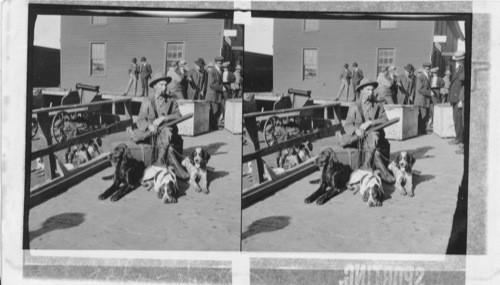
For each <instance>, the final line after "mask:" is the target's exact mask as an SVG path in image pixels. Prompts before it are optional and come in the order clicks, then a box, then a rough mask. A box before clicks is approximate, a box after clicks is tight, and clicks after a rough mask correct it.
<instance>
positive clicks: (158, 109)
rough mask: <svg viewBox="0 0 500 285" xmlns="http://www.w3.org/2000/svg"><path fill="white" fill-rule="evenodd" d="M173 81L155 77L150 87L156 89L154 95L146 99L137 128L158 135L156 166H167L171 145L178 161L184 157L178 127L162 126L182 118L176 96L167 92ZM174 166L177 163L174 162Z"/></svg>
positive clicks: (159, 76) (158, 75)
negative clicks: (169, 84)
mask: <svg viewBox="0 0 500 285" xmlns="http://www.w3.org/2000/svg"><path fill="white" fill-rule="evenodd" d="M171 80H172V79H171V78H170V77H165V76H164V75H163V74H161V73H157V74H155V76H153V78H152V80H151V82H150V83H149V86H150V87H151V88H153V89H154V94H153V95H150V96H149V97H148V98H147V99H144V101H143V102H142V104H141V109H140V111H139V116H138V118H137V128H138V129H139V131H143V132H147V131H149V132H150V133H151V134H157V135H156V142H154V143H155V145H156V149H157V152H158V155H157V156H156V159H155V161H156V164H158V165H163V166H166V165H167V160H166V155H167V151H169V146H170V145H172V147H173V149H174V150H175V151H176V152H177V153H176V156H177V157H176V158H177V160H178V159H179V158H180V156H181V155H182V147H183V146H182V144H183V141H182V138H181V137H180V136H179V134H178V133H179V130H178V129H177V125H173V126H170V127H164V126H161V124H162V123H164V122H165V123H166V122H169V121H172V120H175V119H178V118H180V117H181V112H180V111H179V106H178V105H177V99H176V96H175V94H168V93H167V92H166V87H167V84H168V83H170V81H171ZM153 137H154V136H153ZM177 162H178V161H177ZM174 164H177V163H175V162H174ZM176 166H177V165H176Z"/></svg>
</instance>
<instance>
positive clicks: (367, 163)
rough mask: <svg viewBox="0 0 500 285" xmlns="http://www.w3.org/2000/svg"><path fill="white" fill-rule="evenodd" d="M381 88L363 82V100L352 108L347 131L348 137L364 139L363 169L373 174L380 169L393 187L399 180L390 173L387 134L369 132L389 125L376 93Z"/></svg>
mask: <svg viewBox="0 0 500 285" xmlns="http://www.w3.org/2000/svg"><path fill="white" fill-rule="evenodd" d="M377 86H378V83H377V82H376V81H373V80H371V79H368V78H366V79H363V80H361V82H360V84H359V86H358V87H357V88H356V91H357V92H360V99H359V100H358V101H357V102H356V104H355V105H351V106H350V107H349V111H348V113H347V118H346V120H345V126H344V129H345V132H346V135H347V136H357V137H362V138H363V141H362V148H363V153H364V159H363V165H362V167H363V168H365V169H372V170H375V169H379V170H380V172H381V178H382V179H384V180H385V181H387V182H389V183H392V182H394V181H395V179H394V176H392V174H390V172H389V171H388V170H387V162H388V160H389V156H390V144H389V142H388V141H387V140H386V139H385V132H384V130H383V129H382V130H378V131H371V132H369V128H370V127H373V126H376V125H380V124H382V123H385V122H387V121H388V119H387V115H386V114H385V110H384V106H383V105H382V104H381V103H379V102H378V101H377V98H376V97H375V95H374V89H375V88H377ZM384 160H385V161H384Z"/></svg>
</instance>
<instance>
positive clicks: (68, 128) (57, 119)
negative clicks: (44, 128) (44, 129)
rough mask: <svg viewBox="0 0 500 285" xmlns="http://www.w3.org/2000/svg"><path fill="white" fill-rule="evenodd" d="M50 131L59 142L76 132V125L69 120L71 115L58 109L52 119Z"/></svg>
mask: <svg viewBox="0 0 500 285" xmlns="http://www.w3.org/2000/svg"><path fill="white" fill-rule="evenodd" d="M50 132H51V134H52V137H53V138H54V139H55V140H56V142H58V143H60V142H63V141H65V140H67V139H68V138H69V137H71V136H72V135H73V134H74V133H76V126H75V125H74V124H73V122H72V121H71V117H70V115H69V114H68V113H66V112H65V111H60V112H58V113H57V114H56V115H55V116H54V118H53V119H52V125H51V128H50Z"/></svg>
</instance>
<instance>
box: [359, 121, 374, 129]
mask: <svg viewBox="0 0 500 285" xmlns="http://www.w3.org/2000/svg"><path fill="white" fill-rule="evenodd" d="M371 125H372V121H366V122H364V123H363V124H361V126H360V127H359V128H360V129H361V130H363V131H366V129H367V128H368V127H370V126H371Z"/></svg>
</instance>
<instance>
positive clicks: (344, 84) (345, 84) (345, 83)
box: [335, 63, 356, 102]
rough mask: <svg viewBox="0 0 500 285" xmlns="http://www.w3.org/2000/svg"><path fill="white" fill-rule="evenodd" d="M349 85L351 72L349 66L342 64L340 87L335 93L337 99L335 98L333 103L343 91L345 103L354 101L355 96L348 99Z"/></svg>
mask: <svg viewBox="0 0 500 285" xmlns="http://www.w3.org/2000/svg"><path fill="white" fill-rule="evenodd" d="M350 84H351V71H350V70H349V64H347V63H346V64H344V69H342V72H341V73H340V87H339V91H338V92H337V97H336V98H335V101H338V100H339V99H340V97H341V96H342V94H344V90H345V98H346V101H348V102H349V101H355V100H356V96H353V98H349V85H350Z"/></svg>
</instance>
